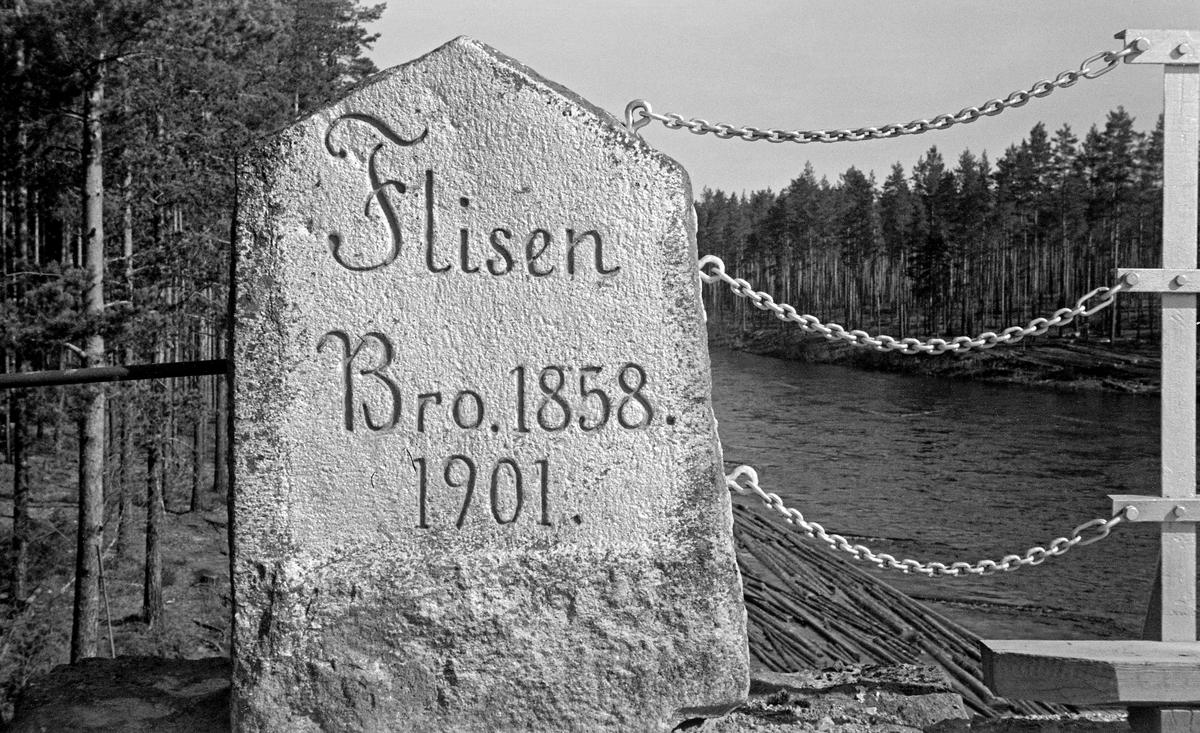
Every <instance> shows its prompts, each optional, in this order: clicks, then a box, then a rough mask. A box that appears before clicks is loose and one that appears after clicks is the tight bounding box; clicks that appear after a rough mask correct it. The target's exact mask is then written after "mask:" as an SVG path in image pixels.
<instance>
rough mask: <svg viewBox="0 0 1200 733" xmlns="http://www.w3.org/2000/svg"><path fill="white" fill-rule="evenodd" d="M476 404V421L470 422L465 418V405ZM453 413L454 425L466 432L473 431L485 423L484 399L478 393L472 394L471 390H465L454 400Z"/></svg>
mask: <svg viewBox="0 0 1200 733" xmlns="http://www.w3.org/2000/svg"><path fill="white" fill-rule="evenodd" d="M468 401H469V402H474V403H475V407H474V408H473V409H474V412H475V421H474V422H468V421H467V420H466V419H465V418H464V417H463V405H464V404H465V403H466V402H468ZM451 413H452V414H453V415H454V424H455V425H457V426H459V427H460V428H463V429H464V430H473V429H475V428H477V427H479V426H480V424H482V423H483V398H482V397H480V396H479V394H478V393H477V392H472V391H471V390H469V389H464V390H463V391H462V392H459V393H458V396H456V397H455V398H454V406H453V407H452V408H451Z"/></svg>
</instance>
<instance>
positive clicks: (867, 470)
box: [712, 349, 1160, 639]
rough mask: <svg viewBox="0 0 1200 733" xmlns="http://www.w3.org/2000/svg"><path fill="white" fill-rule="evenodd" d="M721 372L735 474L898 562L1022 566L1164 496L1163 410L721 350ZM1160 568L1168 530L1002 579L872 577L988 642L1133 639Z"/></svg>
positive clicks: (1123, 528) (715, 358) (724, 422)
mask: <svg viewBox="0 0 1200 733" xmlns="http://www.w3.org/2000/svg"><path fill="white" fill-rule="evenodd" d="M944 358H951V357H944ZM712 366H713V407H714V410H715V411H716V415H717V420H718V428H719V431H720V436H721V440H722V444H723V447H724V453H725V460H726V462H727V463H726V468H727V469H730V468H731V467H732V466H733V465H737V464H740V463H746V464H748V465H751V466H754V467H755V468H756V469H757V470H758V474H759V477H760V481H761V484H762V486H763V487H764V488H765V489H766V490H767V491H774V492H776V493H778V494H779V495H780V496H781V497H782V498H783V499H784V500H785V501H786V503H787V504H788V506H792V507H795V508H797V509H799V510H800V511H801V512H803V513H804V516H805V518H806V519H809V520H811V521H817V522H820V523H821V524H822V525H824V526H825V528H826V529H827V530H828V531H830V532H840V533H842V534H845V535H847V536H853V537H852V539H853V540H854V541H858V542H862V543H863V544H866V545H868V546H870V547H871V548H872V549H876V550H877V551H882V552H889V553H892V554H893V555H896V556H897V557H899V558H901V559H903V558H908V557H911V558H914V559H917V560H940V561H942V562H946V563H950V562H952V561H956V560H966V561H971V562H973V561H977V560H982V559H985V558H990V559H993V560H999V559H1000V558H1001V557H1003V556H1004V555H1007V554H1023V553H1024V551H1025V550H1026V549H1028V548H1029V547H1033V546H1035V545H1042V546H1047V545H1048V543H1049V542H1050V541H1051V540H1053V539H1054V538H1056V537H1059V536H1063V535H1067V534H1069V533H1070V531H1071V529H1072V528H1074V527H1075V526H1076V525H1078V524H1080V523H1082V522H1084V521H1086V520H1089V519H1093V518H1096V517H1108V516H1110V515H1111V502H1110V501H1109V499H1108V498H1107V495H1108V494H1158V493H1160V489H1159V485H1158V481H1159V447H1158V445H1159V443H1158V441H1159V422H1158V420H1159V404H1158V400H1157V399H1156V398H1153V397H1145V396H1129V395H1119V394H1102V393H1058V392H1053V391H1048V390H1043V389H1033V388H1026V387H1020V386H1008V385H991V384H982V383H975V382H969V381H965V380H964V381H958V380H947V379H939V378H936V377H924V376H913V375H901V374H889V373H882V372H868V371H860V370H856V369H851V368H849V367H841V366H830V365H821V364H806V363H800V362H791V361H784V360H780V359H772V358H768V357H762V356H755V355H752V354H746V353H742V352H736V351H729V350H723V349H714V350H713V351H712ZM763 511H767V510H765V509H764V510H763ZM1157 553H1158V527H1157V525H1153V524H1140V523H1139V524H1131V523H1125V524H1122V525H1119V526H1118V527H1117V528H1116V529H1115V530H1114V531H1113V534H1112V535H1110V537H1109V538H1108V539H1107V540H1104V541H1102V542H1099V543H1096V544H1093V545H1090V546H1088V547H1084V548H1077V549H1074V550H1071V551H1070V552H1068V553H1067V554H1066V555H1065V556H1062V557H1057V558H1051V559H1050V560H1047V561H1046V562H1045V563H1044V564H1042V565H1040V566H1036V567H1023V568H1021V569H1018V570H1016V571H1013V572H1009V573H999V574H996V575H992V576H989V577H976V576H972V577H968V578H941V579H930V578H925V577H923V576H917V575H904V574H901V573H898V572H895V571H882V570H873V571H872V573H873V574H874V575H876V576H877V577H879V578H881V579H882V580H884V581H886V582H888V583H890V584H891V585H893V586H895V587H897V588H899V589H900V590H902V591H904V592H905V593H908V594H909V595H911V596H914V597H917V598H919V599H921V600H924V601H926V602H929V603H930V604H931V605H933V606H934V607H935V608H937V609H938V610H939V611H941V612H943V613H945V614H946V615H948V616H950V617H951V618H954V619H955V620H957V621H959V622H960V623H963V624H964V625H966V626H967V627H968V628H970V629H972V630H973V631H975V632H976V633H979V634H980V635H982V636H984V637H985V638H1047V639H1049V638H1063V639H1075V638H1113V637H1124V638H1138V637H1139V636H1140V633H1141V624H1142V617H1143V614H1144V613H1145V610H1146V607H1147V601H1148V597H1149V594H1150V586H1151V580H1152V578H1153V575H1154V571H1155V564H1156V562H1157ZM860 566H861V567H863V568H864V569H866V568H869V567H871V566H869V565H868V564H866V563H863V564H861V565H860Z"/></svg>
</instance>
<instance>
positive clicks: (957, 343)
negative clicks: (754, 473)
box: [699, 255, 1126, 354]
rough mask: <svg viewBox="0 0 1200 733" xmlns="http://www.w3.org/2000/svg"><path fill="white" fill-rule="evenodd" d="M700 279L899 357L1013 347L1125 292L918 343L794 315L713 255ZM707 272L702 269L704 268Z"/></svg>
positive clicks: (813, 329)
mask: <svg viewBox="0 0 1200 733" xmlns="http://www.w3.org/2000/svg"><path fill="white" fill-rule="evenodd" d="M699 266H700V279H701V280H703V281H704V282H706V283H709V284H711V283H715V282H717V281H718V280H721V281H723V282H725V283H726V284H727V285H729V289H730V290H732V291H733V293H734V295H737V296H738V297H741V298H748V299H750V301H751V302H752V303H754V307H755V308H758V309H759V310H769V311H771V312H772V313H774V314H775V317H776V318H778V319H779V320H781V321H792V322H794V323H796V324H797V325H798V326H800V328H801V329H803V330H805V331H807V332H809V333H816V334H820V335H822V336H824V337H825V338H827V339H829V340H830V341H844V342H846V343H848V344H850V345H851V346H869V347H870V348H872V349H875V350H876V351H899V352H900V353H902V354H944V353H946V352H947V351H949V352H960V351H971V350H972V349H990V348H992V347H993V346H999V345H1000V344H1015V343H1017V342H1018V341H1020V340H1021V339H1023V338H1025V337H1026V336H1041V335H1042V334H1044V333H1046V331H1048V330H1050V329H1051V328H1054V327H1055V326H1065V325H1067V324H1068V323H1070V322H1071V321H1073V320H1075V319H1076V318H1077V317H1079V316H1090V315H1093V314H1094V313H1098V312H1099V311H1102V310H1104V309H1105V308H1107V307H1108V306H1110V305H1112V303H1113V302H1114V301H1115V300H1116V296H1117V293H1119V292H1121V291H1122V290H1123V289H1125V287H1126V284H1125V281H1124V280H1120V281H1118V282H1117V284H1116V285H1113V286H1111V287H1099V288H1096V289H1095V290H1093V291H1091V292H1090V293H1088V294H1087V295H1085V296H1083V297H1082V298H1080V299H1079V300H1077V301H1076V302H1075V307H1073V308H1059V309H1058V310H1056V311H1054V315H1053V316H1051V317H1050V318H1035V319H1033V320H1032V321H1030V322H1029V324H1028V325H1026V326H1011V327H1009V328H1006V329H1004V330H1003V331H1002V332H1000V333H998V334H997V333H994V332H992V331H988V332H986V333H981V334H979V335H978V336H976V337H974V338H971V337H970V336H957V337H955V338H953V339H950V340H949V341H947V340H946V339H940V338H933V339H929V340H928V341H922V340H921V339H917V338H904V339H897V338H893V337H891V336H886V335H884V336H872V335H871V334H869V333H867V332H866V331H859V330H857V329H856V330H853V331H847V330H846V329H845V328H844V327H842V326H839V325H838V324H836V323H829V324H825V323H822V322H821V320H820V319H819V318H817V317H816V316H810V315H808V314H807V313H805V314H801V313H797V312H796V309H795V308H793V307H792V306H790V305H787V304H786V303H785V304H783V305H780V304H778V303H776V302H775V299H774V298H772V297H771V296H770V294H768V293H764V292H762V291H761V290H755V289H754V287H753V286H752V285H751V284H750V283H749V282H747V281H745V280H742V279H741V278H734V277H730V276H729V275H728V274H727V273H726V272H725V263H724V262H723V261H722V260H721V258H720V257H717V256H716V255H707V256H705V257H702V258H701V259H700V265H699ZM710 266H711V269H709V270H707V271H706V270H705V268H706V267H710ZM1096 296H1103V297H1101V299H1100V300H1099V301H1098V302H1097V303H1096V304H1095V305H1093V306H1091V307H1088V301H1090V300H1091V299H1092V298H1095V297H1096Z"/></svg>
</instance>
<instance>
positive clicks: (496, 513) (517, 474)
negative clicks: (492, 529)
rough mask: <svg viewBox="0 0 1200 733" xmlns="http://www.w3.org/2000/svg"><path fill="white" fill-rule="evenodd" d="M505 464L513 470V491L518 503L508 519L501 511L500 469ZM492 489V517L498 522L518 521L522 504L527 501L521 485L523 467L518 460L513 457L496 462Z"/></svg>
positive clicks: (493, 470) (510, 522)
mask: <svg viewBox="0 0 1200 733" xmlns="http://www.w3.org/2000/svg"><path fill="white" fill-rule="evenodd" d="M504 466H508V468H509V469H510V470H511V471H512V475H513V492H514V493H515V495H516V505H515V506H514V507H513V510H512V516H510V517H509V518H508V519H505V518H504V517H503V516H502V515H501V513H500V469H501V468H503V467H504ZM491 489H492V490H491V500H492V501H491V504H492V517H494V518H495V520H496V523H497V524H512V523H513V522H515V521H517V517H519V516H521V505H522V504H523V503H525V491H524V489H523V488H522V486H521V468H520V466H518V465H517V462H516V461H514V460H512V459H511V458H501V459H500V460H499V461H497V462H496V467H495V468H494V469H492V487H491Z"/></svg>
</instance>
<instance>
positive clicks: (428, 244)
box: [425, 170, 450, 274]
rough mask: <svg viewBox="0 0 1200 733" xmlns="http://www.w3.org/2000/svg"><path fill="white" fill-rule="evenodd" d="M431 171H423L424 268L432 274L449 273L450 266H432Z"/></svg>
mask: <svg viewBox="0 0 1200 733" xmlns="http://www.w3.org/2000/svg"><path fill="white" fill-rule="evenodd" d="M433 209H434V200H433V171H432V170H427V171H425V267H426V268H428V270H429V271H430V272H432V273H435V274H436V273H439V272H449V271H450V265H449V264H445V265H442V266H440V267H439V266H437V265H435V264H433V240H434V236H435V235H434V231H435V227H434V221H433Z"/></svg>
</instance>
